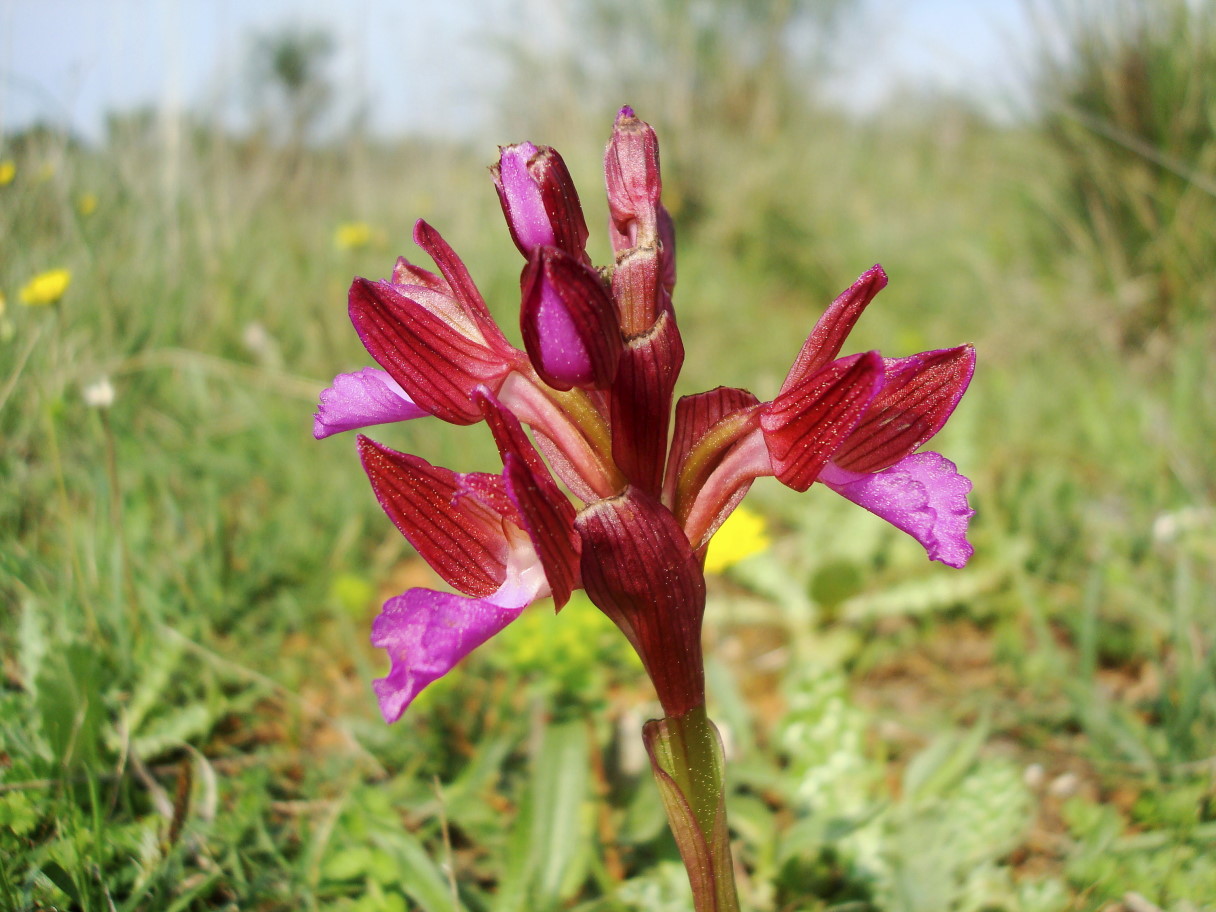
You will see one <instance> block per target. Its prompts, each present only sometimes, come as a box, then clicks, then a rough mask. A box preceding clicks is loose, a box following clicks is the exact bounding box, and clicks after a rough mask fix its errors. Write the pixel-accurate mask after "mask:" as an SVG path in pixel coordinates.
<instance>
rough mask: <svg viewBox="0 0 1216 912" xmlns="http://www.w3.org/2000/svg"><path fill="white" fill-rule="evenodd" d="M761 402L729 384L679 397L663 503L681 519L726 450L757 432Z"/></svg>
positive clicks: (665, 477)
mask: <svg viewBox="0 0 1216 912" xmlns="http://www.w3.org/2000/svg"><path fill="white" fill-rule="evenodd" d="M759 404H760V401H759V400H758V399H757V398H756V397H755V396H753V395H752V394H751V393H749V392H748V391H747V390H745V389H735V388H733V387H728V386H719V387H717V388H716V389H712V390H707V391H705V392H703V393H697V394H696V395H694V396H681V397H680V401H679V402H677V403H676V417H675V424H674V429H673V430H672V434H671V446H670V447H669V448H668V451H667V470H666V471H665V472H664V473H663V502H664V503H667V504H671V506H672V512H673V513H675V515H676V519H677V520H682V519H683V518H684V516H685V515H686V514H687V507H688V506H690V505H691V500H692V499H693V498H695V497H696V495H697V491H699V490H700V488H701V486H702V485H703V484H704V483H705V479H706V478H708V477H709V474H710V473H711V472H712V471H713V470H714V467H715V466H717V464H718V463H719V462H720V461H721V459H722V456H723V455H724V454H725V453H726V451H727V450H728V449H729V448H730V447H731V446H732V445H733V444H734V443H735V442H736V441H737V440H739V438H740V437H742V436H743V435H744V434H746V433H748V432H749V431H750V430H754V429H755V427H756V420H757V419H756V416H755V412H756V408H755V407H756V406H758V405H759ZM748 413H750V419H751V420H748V417H749V415H748ZM727 419H730V420H727ZM685 475H687V478H685V477H684V476H685ZM682 501H684V502H687V503H684V504H683V505H682V503H681V502H682Z"/></svg>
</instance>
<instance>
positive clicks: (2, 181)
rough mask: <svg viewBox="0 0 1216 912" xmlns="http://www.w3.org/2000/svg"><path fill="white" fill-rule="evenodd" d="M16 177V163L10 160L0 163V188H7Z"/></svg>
mask: <svg viewBox="0 0 1216 912" xmlns="http://www.w3.org/2000/svg"><path fill="white" fill-rule="evenodd" d="M16 176H17V163H16V162H15V161H12V160H11V159H7V158H6V159H5V160H4V161H0V187H7V186H8V185H9V184H11V183H12V182H13V178H15V177H16Z"/></svg>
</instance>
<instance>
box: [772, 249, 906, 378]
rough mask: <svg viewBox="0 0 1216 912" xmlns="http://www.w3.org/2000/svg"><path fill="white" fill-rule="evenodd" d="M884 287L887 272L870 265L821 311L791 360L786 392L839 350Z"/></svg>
mask: <svg viewBox="0 0 1216 912" xmlns="http://www.w3.org/2000/svg"><path fill="white" fill-rule="evenodd" d="M886 287H887V274H886V273H885V272H883V269H882V267H881V266H879V265H877V264H876V265H874V266H871V267H870V268H869V269H867V270H866V271H865V272H863V273H862V274H861V277H860V278H858V280H857V281H856V282H854V283H853V284H852V285H850V286H849V287H848V288H847V289H846V290H845V291H844V292H843V293H842V294H841V295H840V296H839V297H838V298H836V300H835V301H833V302H832V305H831V306H830V307H829V308H828V309H827V310H826V311H824V314H823V316H822V317H820V318H819V322H817V323H816V324H815V328H814V329H812V330H811V334H810V335H809V336H807V339H806V342H804V343H803V345H802V351H800V352H798V357H797V358H795V359H794V366H793V367H791V368H790V372H789V374H787V375H786V378H785V382H784V383H783V384H781V392H782V393H785V392H786V391H787V390H789V389H792V388H793V387H794V386H796V385H798V384H799V383H801V382H802V381H803V380H805V379H806V378H807V377H809V376H810V375H811V374H813V373H815V371H817V370H819V369H820V368H821V367H823V366H824V365H825V364H827V363H828V362H829V361H831V360H832V359H833V358H835V357H836V356H837V355H838V354H839V353H840V347H841V346H842V345H844V340H845V338H846V337H847V336H848V334H849V332H850V331H852V329H853V326H854V324H856V323H857V318H858V317H860V316H861V313H862V311H863V310H865V309H866V306H867V305H868V304H869V303H870V302H871V301H872V300H874V296H875V295H876V294H878V293H879V292H880V291H882V290H883V289H884V288H886Z"/></svg>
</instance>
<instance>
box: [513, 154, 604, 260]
mask: <svg viewBox="0 0 1216 912" xmlns="http://www.w3.org/2000/svg"><path fill="white" fill-rule="evenodd" d="M490 173H491V174H492V175H493V177H494V186H495V188H496V189H497V190H498V199H499V201H500V202H501V203H502V211H503V214H504V215H505V216H506V217H507V225H508V227H510V229H511V237H512V238H513V239H514V240H515V246H516V247H518V248H519V251H520V253H522V254H523V255H524V256H525V257H530V256H531V255H532V252H533V251H534V250H536V248H537V247H557V248H560V249H561V250H564V251H566V252H567V253H569V254H571V255H572V256H574V257H576V258H578V259H583V258H584V249H585V248H586V246H587V222H586V219H584V218H583V209H582V206H581V205H580V204H579V200H578V191H577V190H575V189H574V181H573V180H572V179H571V177H570V172H569V170H567V168H566V163H565V162H564V161H562V157H561V156H560V155H558V154H557V152H556V151H555V150H554V149H551V148H549V147H548V146H539V147H538V146H534V145H533V144H532V143H530V142H525V143H518V144H516V145H513V146H503V147H502V148H501V150H500V153H499V159H498V164H497V165H494V166H493V167H491V168H490Z"/></svg>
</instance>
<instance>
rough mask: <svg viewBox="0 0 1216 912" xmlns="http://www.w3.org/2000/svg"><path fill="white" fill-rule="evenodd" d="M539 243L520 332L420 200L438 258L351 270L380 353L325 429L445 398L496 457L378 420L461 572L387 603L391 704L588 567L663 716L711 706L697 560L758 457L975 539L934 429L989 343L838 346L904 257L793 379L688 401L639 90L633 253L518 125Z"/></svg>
mask: <svg viewBox="0 0 1216 912" xmlns="http://www.w3.org/2000/svg"><path fill="white" fill-rule="evenodd" d="M491 174H492V178H493V182H494V186H495V188H496V189H497V191H498V196H499V200H500V202H501V204H502V211H503V215H504V216H505V219H506V223H507V228H508V231H509V233H510V236H511V239H512V240H513V241H514V243H515V246H516V247H517V248H518V249H519V251H520V253H521V254H522V255H523V257H524V260H525V264H524V266H523V271H522V276H521V303H520V329H521V334H522V337H523V340H524V350H522V351H521V350H519V349H517V348H515V347H514V346H512V345H511V344H510V343H509V342H508V341H507V339H506V337H505V336H504V334H503V333H502V331H501V330H500V329H499V327H498V326H497V325H496V324H495V322H494V320H493V318H492V317H491V316H490V311H489V308H488V307H487V306H486V303H485V300H484V299H483V297H482V295H481V293H480V292H479V291H478V289H477V286H476V285H475V284H474V282H473V280H472V278H471V276H470V275H469V271H468V269H467V268H466V267H465V265H464V263H463V262H462V261H461V259H460V257H459V256H457V254H456V253H455V252H454V251H453V250H452V248H451V247H450V246H449V245H448V244H447V242H446V241H445V240H444V239H443V238H442V237H441V236H440V235H439V233H438V232H437V231H436V230H435V229H434V228H432V227H431V226H430V225H428V224H426V223H425V222H422V221H419V222H418V223H417V225H416V227H415V230H414V241H415V243H416V244H417V245H418V246H419V247H420V248H421V249H422V250H423V251H424V252H425V253H426V254H427V255H428V256H429V257H430V258H431V260H432V261H433V262H434V265H435V268H436V270H437V271H435V272H432V271H430V270H428V269H425V268H423V267H420V266H417V265H414V264H413V263H411V262H410V261H409V260H407V259H405V258H404V257H402V258H400V259H399V260H398V261H397V264H396V266H395V267H394V269H393V271H392V275H391V276H390V277H389V278H387V279H383V280H371V279H364V278H357V279H355V280H354V283H353V284H352V285H351V288H350V294H349V298H348V308H349V313H350V319H351V322H352V324H353V325H354V328H355V331H356V332H357V333H358V334H359V337H360V339H361V340H362V342H363V344H364V346H365V347H366V349H367V352H368V354H369V355H370V356H371V358H372V360H373V361H375V362H376V364H377V365H378V367H375V368H372V367H365V368H362V369H360V370H356V371H353V372H350V373H344V374H339V375H338V376H337V377H336V378H335V379H334V382H333V385H332V386H330V387H329V388H328V389H326V390H325V391H324V392H322V393H321V397H320V406H319V408H318V410H317V413H316V416H315V419H314V428H313V433H314V436H316V437H317V438H318V439H320V438H323V437H328V436H330V435H332V434H337V433H341V432H345V431H350V430H361V429H364V428H368V427H371V426H374V425H380V424H388V423H394V422H398V421H411V420H414V419H418V418H424V417H430V418H436V419H439V420H441V421H446V422H449V423H452V424H458V425H469V424H476V423H480V422H483V421H484V422H485V423H486V424H487V425H488V427H489V429H490V432H491V434H492V435H493V437H494V440H495V442H496V444H497V446H498V449H499V453H500V455H501V457H502V466H503V468H502V472H501V473H498V474H485V473H468V474H460V473H457V472H455V471H452V470H450V469H446V468H441V467H438V466H434V465H431V464H430V463H429V462H427V461H426V460H424V459H422V458H421V457H419V456H415V455H410V454H405V453H398V452H396V451H394V450H391V449H389V448H387V447H384V446H382V445H380V444H378V443H374V442H372V441H371V440H369V439H367V438H366V437H363V436H359V439H358V449H359V453H360V457H361V459H362V462H363V467H364V470H365V471H366V473H367V475H368V478H369V479H370V481H371V486H372V490H373V492H374V493H375V495H376V497H377V499H378V500H379V502H380V504H381V506H382V507H383V508H384V511H385V512H386V513H387V514H388V516H389V518H390V519H391V520H392V521H393V522H394V523H395V524H396V526H397V528H398V529H400V531H401V533H402V535H403V536H405V538H406V539H407V540H408V541H409V542H410V544H411V545H413V547H414V548H415V549H416V550H417V551H418V553H419V555H421V557H422V558H423V559H424V560H425V561H426V562H427V563H428V564H430V565H431V567H432V568H434V570H435V571H436V572H437V573H438V574H439V576H440V577H442V578H443V580H444V581H445V582H446V583H447V584H448V585H449V586H451V587H452V589H454V590H455V592H440V591H436V590H430V589H411V590H409V591H407V592H405V593H403V594H401V595H398V596H396V597H394V598H391V599H389V600H388V602H386V603H385V605H384V608H383V611H382V612H381V614H380V615H379V617H378V618H377V619H376V621H375V624H374V626H373V631H372V641H373V643H374V644H375V645H377V646H379V647H381V648H383V649H385V650H386V651H387V653H388V656H389V659H390V661H391V670H390V671H389V673H388V675H387V676H386V677H384V678H382V679H380V680H378V681H376V682H375V685H374V686H375V691H376V694H377V696H378V698H379V701H380V708H381V710H382V712H383V715H384V717H385V719H386V720H388V721H390V722H391V721H394V720H396V719H397V718H399V717H400V716H401V714H402V713H403V712H404V710H405V709H406V707H407V706H408V705H409V704H410V702H411V701H413V700H414V699H415V697H416V696H417V695H418V693H419V692H421V690H422V689H423V688H425V687H426V686H427V684H429V683H430V682H431V681H434V680H435V679H437V678H438V677H440V676H442V675H444V674H446V673H447V672H448V671H449V670H451V669H452V668H453V667H455V665H456V664H457V663H458V662H459V661H460V660H461V659H462V658H463V657H464V656H466V655H467V654H468V653H469V652H471V651H472V650H473V649H475V648H476V647H477V646H479V645H480V644H481V643H483V642H485V641H486V640H487V639H488V638H490V637H491V636H493V635H494V634H495V633H497V632H498V631H500V630H502V629H503V628H504V627H506V626H507V625H508V624H510V623H511V621H513V620H514V619H515V618H516V617H518V616H519V614H520V613H521V612H522V611H523V609H524V608H525V607H526V606H527V605H529V604H531V603H532V602H535V601H537V600H539V599H542V598H547V597H552V599H553V601H554V604H555V605H556V607H557V608H558V609H559V610H560V608H561V606H562V605H563V604H564V603H565V602H566V600H567V599H568V598H569V596H570V593H571V592H572V591H573V590H574V589H576V588H584V589H585V590H586V592H587V594H588V596H589V597H590V598H591V600H592V601H593V602H594V603H595V604H596V605H597V606H598V607H599V608H600V609H601V610H602V611H604V613H605V614H607V615H608V617H610V618H611V619H612V620H613V621H614V622H615V623H616V624H617V626H618V627H619V628H620V629H621V631H622V632H623V633H624V635H625V636H626V637H627V638H628V639H629V641H630V643H631V644H632V645H633V646H634V648H635V649H636V650H637V652H638V654H639V656H640V657H641V659H642V662H643V664H644V666H645V668H646V671H647V673H648V674H649V676H650V678H651V680H652V682H653V683H654V686H655V689H656V692H657V694H658V697H659V700H660V702H661V703H662V705H663V708H664V711H665V713H666V714H667V716H668V717H669V718H673V719H674V718H683V717H686V716H687V714H689V713H690V712H692V711H694V710H698V709H699V708H701V707H703V705H704V699H705V692H704V673H703V670H702V669H703V664H702V656H701V639H700V631H701V620H702V615H703V612H704V608H705V578H704V572H703V567H704V560H705V552H706V548H707V546H708V544H709V541H710V538H711V537H712V536H713V534H714V532H715V531H716V530H717V529H718V527H720V526H721V525H722V523H723V522H724V521H725V519H726V518H727V516H729V515H730V513H731V511H732V510H734V509H735V507H737V506H738V505H739V503H740V501H742V499H743V497H744V496H745V495H746V494H747V491H748V489H749V487H750V486H751V484H752V482H753V481H755V479H757V478H760V477H762V476H766V475H771V476H774V477H776V478H777V480H778V481H780V482H781V483H782V484H785V485H786V486H788V487H790V488H793V489H794V490H796V491H805V490H807V489H808V488H809V487H811V485H813V484H815V483H816V482H818V483H821V484H823V485H824V486H826V487H827V488H830V489H831V490H832V491H835V492H836V493H837V494H839V495H841V496H843V497H845V498H847V499H848V500H850V501H852V502H854V503H856V504H858V505H859V506H861V507H864V508H865V509H867V510H869V511H870V512H872V513H874V514H875V515H877V516H879V517H880V518H882V519H884V520H886V521H887V522H889V523H891V524H892V525H894V526H895V527H896V528H899V529H901V530H903V531H904V532H906V533H908V534H909V535H911V536H912V537H913V538H915V539H916V540H917V541H918V542H919V543H920V544H921V545H922V546H923V547H924V549H925V551H926V553H927V554H928V556H929V558H931V559H933V560H937V561H941V562H942V563H945V564H948V565H950V566H953V567H962V566H963V565H964V564H965V563H966V562H967V560H968V559H969V558H970V556H971V553H972V548H971V545H970V544H969V543H968V541H967V524H968V521H969V520H970V517H971V515H972V510H971V508H970V506H969V505H968V502H967V494H968V492H969V491H970V489H971V482H970V481H968V479H967V478H965V477H964V476H962V475H960V474H959V473H958V470H957V469H956V467H955V465H954V463H952V462H950V460H948V459H946V458H945V457H944V456H941V455H939V454H937V453H933V452H924V451H922V450H921V447H922V446H923V445H924V444H925V443H926V442H927V441H928V440H929V439H930V438H932V437H933V436H934V435H935V434H936V433H937V432H938V431H939V430H940V429H941V428H942V426H943V425H944V424H945V422H946V420H947V419H948V418H949V416H950V414H951V413H952V412H953V411H954V409H955V407H956V406H957V405H958V403H959V400H960V398H961V397H962V395H963V393H964V392H965V391H966V389H967V385H968V383H969V382H970V380H971V376H972V373H973V371H974V368H975V352H974V350H973V349H972V348H971V347H970V346H966V345H964V346H959V347H956V348H947V349H939V350H933V351H927V352H922V353H920V354H916V355H911V356H909V357H903V358H884V357H883V356H882V355H880V354H879V353H878V352H874V351H871V352H862V353H859V354H852V355H847V356H844V357H841V356H840V351H841V349H842V347H843V345H844V342H845V340H846V337H847V336H848V334H849V332H850V330H851V329H852V327H853V326H854V324H855V323H856V322H857V320H858V318H859V317H860V316H861V314H862V312H863V311H864V310H865V308H866V307H867V306H868V305H869V304H870V302H871V301H872V300H873V299H874V297H875V295H876V294H877V293H878V292H879V291H880V290H881V289H882V288H883V287H884V286H885V285H886V283H887V276H886V274H885V273H884V272H883V270H882V269H881V268H880V267H878V266H874V267H873V268H871V269H869V270H868V271H866V272H865V273H863V274H862V275H861V277H860V278H859V279H858V280H857V281H856V282H855V283H853V285H851V286H850V287H849V288H848V289H847V290H845V292H844V293H843V294H841V295H840V297H838V298H837V299H836V300H835V301H834V302H833V303H832V305H831V306H830V307H829V308H828V309H827V311H826V312H825V313H824V314H823V316H822V317H821V318H820V319H819V321H818V322H817V323H816V324H815V326H814V328H813V329H812V330H811V333H810V335H809V336H808V337H807V340H806V342H805V344H804V345H803V346H802V349H801V351H800V352H799V353H798V355H797V357H796V358H795V360H794V363H793V365H792V367H791V368H790V370H789V372H788V374H787V376H786V378H785V381H784V383H783V384H782V386H781V388H780V390H778V391H777V393H776V395H775V396H774V397H773V398H772V399H771V400H769V401H765V402H762V401H761V400H760V399H758V398H757V397H756V396H754V395H753V394H752V393H750V392H748V391H747V390H741V389H732V388H727V387H719V388H717V389H713V390H709V391H707V392H703V393H698V394H696V395H692V396H685V397H683V398H682V399H680V400H679V401H678V402H674V401H673V400H674V389H675V384H676V379H677V377H678V376H679V372H680V368H681V366H682V364H683V361H684V343H683V340H682V338H681V335H680V331H679V329H678V328H677V325H676V320H675V310H674V307H673V294H674V290H675V284H676V268H675V233H674V228H673V224H672V220H671V217H670V215H669V214H668V212H667V210H666V209H665V208H664V206H663V203H662V179H661V173H660V165H659V143H658V139H657V138H656V136H655V132H654V130H653V129H652V128H651V127H650V125H649V124H646V123H645V122H644V121H642V120H640V119H639V118H638V117H637V115H636V114H635V113H634V112H633V110H632V109H631V108H628V107H626V108H622V109H621V111H620V113H619V114H618V116H617V119H616V122H615V124H614V126H613V130H612V136H611V138H610V140H609V142H608V147H607V151H606V153H605V158H604V174H605V182H606V186H607V194H608V204H609V214H610V224H609V226H608V230H609V237H610V240H611V243H612V248H613V252H614V262H613V263H612V264H610V265H609V266H607V267H605V268H598V269H597V268H596V267H595V266H594V265H593V264H592V263H591V261H590V258H589V257H588V255H587V252H586V244H587V238H588V231H587V225H586V221H585V219H584V217H583V212H582V207H581V204H580V202H579V197H578V193H577V191H576V190H575V188H574V184H573V181H572V180H571V178H570V173H569V171H568V170H567V168H566V165H565V163H564V161H563V160H562V158H561V156H560V155H558V153H557V152H556V151H554V150H553V149H550V148H548V147H545V146H537V145H534V144H532V143H527V142H525V143H518V144H515V145H508V146H503V147H502V148H501V149H500V151H499V159H498V162H497V163H496V164H495V165H494V166H493V167H492V168H491Z"/></svg>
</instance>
